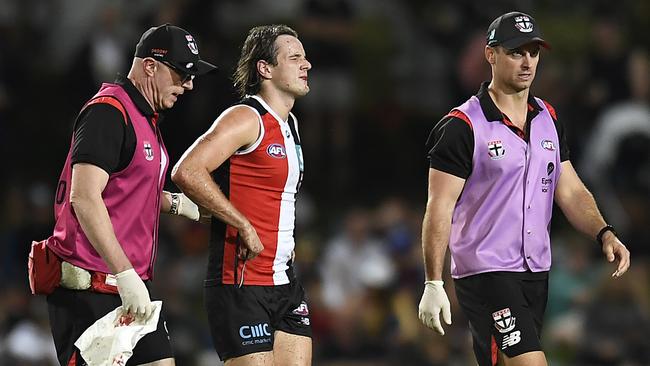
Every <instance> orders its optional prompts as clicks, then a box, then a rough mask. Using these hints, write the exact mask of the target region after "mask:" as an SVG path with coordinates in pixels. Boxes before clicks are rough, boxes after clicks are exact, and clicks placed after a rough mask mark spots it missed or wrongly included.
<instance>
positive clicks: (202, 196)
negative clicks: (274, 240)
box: [172, 106, 263, 254]
mask: <svg viewBox="0 0 650 366" xmlns="http://www.w3.org/2000/svg"><path fill="white" fill-rule="evenodd" d="M258 119H259V117H258V116H257V114H256V113H255V112H253V111H252V110H250V109H249V108H248V107H244V106H241V107H236V108H233V109H231V110H229V111H228V112H226V113H225V114H223V115H221V116H220V117H219V118H218V119H217V121H216V122H215V123H214V124H213V125H212V126H211V127H210V129H209V130H208V131H207V132H206V133H205V134H203V136H201V137H199V139H198V140H196V142H194V144H192V146H190V148H189V149H188V150H187V151H186V152H185V153H184V154H183V156H182V157H181V159H180V160H179V161H178V163H177V164H176V166H174V169H173V170H172V181H174V183H176V185H177V186H178V187H179V188H180V189H181V190H182V191H183V192H184V193H185V194H186V195H187V196H188V197H189V198H190V199H191V200H192V201H194V202H195V203H196V204H197V205H199V206H202V207H204V208H205V209H206V210H208V211H209V212H210V213H211V214H212V215H213V216H215V217H216V218H218V219H219V220H221V221H223V222H225V223H226V224H228V225H231V226H233V227H235V228H237V229H238V230H239V233H240V235H241V236H242V239H243V240H244V243H245V244H247V247H248V249H252V250H253V251H254V252H255V251H256V250H259V251H258V252H257V253H259V252H261V250H262V249H263V248H262V247H261V243H260V242H259V238H257V234H256V233H255V230H254V229H253V227H252V225H251V224H250V222H249V221H248V219H247V218H246V217H245V216H244V215H243V214H242V213H241V212H239V211H238V210H237V209H236V208H235V207H234V206H233V205H232V203H231V202H230V201H229V200H228V198H226V196H225V195H224V194H223V192H221V189H219V186H217V184H216V183H215V182H214V180H213V179H212V176H211V175H210V174H211V173H212V172H213V171H214V170H215V169H217V168H218V167H219V166H221V164H223V162H224V161H226V159H228V158H230V156H231V155H233V154H234V153H235V152H236V151H237V150H238V149H240V148H242V147H247V146H250V145H251V144H253V143H254V142H255V140H256V139H257V137H258V134H259V133H260V127H259V121H258ZM258 244H259V247H258ZM257 253H255V254H257Z"/></svg>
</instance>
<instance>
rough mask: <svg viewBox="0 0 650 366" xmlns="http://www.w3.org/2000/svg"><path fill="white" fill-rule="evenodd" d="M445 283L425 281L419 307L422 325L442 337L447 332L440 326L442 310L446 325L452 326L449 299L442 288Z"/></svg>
mask: <svg viewBox="0 0 650 366" xmlns="http://www.w3.org/2000/svg"><path fill="white" fill-rule="evenodd" d="M443 283H444V282H442V281H425V282H424V293H423V294H422V299H421V300H420V306H419V307H418V316H419V318H420V320H421V321H422V323H423V324H424V325H426V326H427V327H429V328H431V329H433V330H435V331H436V332H438V333H439V334H440V335H445V331H444V329H442V325H441V324H440V311H441V310H442V318H443V319H444V321H445V323H447V324H448V325H451V309H450V306H449V298H447V293H446V292H445V288H444V287H442V285H443Z"/></svg>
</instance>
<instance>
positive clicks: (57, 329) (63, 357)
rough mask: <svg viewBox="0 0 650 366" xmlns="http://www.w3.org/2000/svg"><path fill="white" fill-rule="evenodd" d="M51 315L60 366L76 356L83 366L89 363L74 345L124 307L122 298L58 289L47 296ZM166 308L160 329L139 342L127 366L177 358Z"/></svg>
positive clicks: (161, 316) (160, 322)
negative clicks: (171, 340)
mask: <svg viewBox="0 0 650 366" xmlns="http://www.w3.org/2000/svg"><path fill="white" fill-rule="evenodd" d="M47 305H48V311H49V315H50V328H51V329H52V336H53V337H54V345H55V346H56V353H57V356H58V359H59V362H60V363H61V365H64V366H65V365H68V363H69V362H70V359H71V358H72V357H73V356H74V357H75V358H76V363H71V364H73V365H75V364H76V365H77V366H82V365H86V363H85V362H84V361H83V359H82V358H81V355H80V354H79V350H78V349H77V347H75V346H74V342H76V341H77V339H78V338H79V337H80V336H81V334H82V333H83V332H84V331H85V330H86V329H87V328H88V327H89V326H91V325H92V324H93V323H94V322H95V321H97V319H99V318H101V317H103V316H104V315H106V314H108V313H109V312H111V311H113V310H115V308H116V307H118V306H120V305H122V300H121V299H120V296H119V295H111V294H100V293H97V292H92V291H85V290H84V291H79V290H68V289H65V288H62V287H58V288H57V289H56V290H54V292H53V293H52V294H50V295H48V296H47ZM164 310H165V309H164V307H163V309H162V311H161V313H160V320H159V321H158V328H157V329H156V330H155V331H154V332H152V333H149V334H147V335H145V336H144V337H142V339H140V341H138V344H137V345H136V346H135V348H134V349H133V356H131V358H130V359H129V361H128V362H127V363H126V366H130V365H140V364H144V363H148V362H153V361H157V360H162V359H165V358H170V357H174V355H173V352H172V347H171V343H170V340H169V334H168V332H167V325H166V323H165V318H164V315H163V313H164Z"/></svg>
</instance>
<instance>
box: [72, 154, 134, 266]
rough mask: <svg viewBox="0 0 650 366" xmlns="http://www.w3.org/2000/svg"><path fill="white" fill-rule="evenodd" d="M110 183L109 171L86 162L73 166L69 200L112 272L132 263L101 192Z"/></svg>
mask: <svg viewBox="0 0 650 366" xmlns="http://www.w3.org/2000/svg"><path fill="white" fill-rule="evenodd" d="M107 182H108V173H106V172H105V171H104V170H103V169H101V168H99V167H97V166H95V165H92V164H85V163H78V164H75V165H74V166H73V167H72V186H71V188H70V203H71V205H72V208H73V209H74V212H75V214H76V215H77V219H78V220H79V223H80V224H81V228H82V229H83V231H84V233H85V234H86V236H87V237H88V240H90V243H91V244H92V246H93V247H94V248H95V250H97V253H99V255H100V256H101V257H102V258H103V259H104V261H105V262H106V264H107V265H108V268H110V270H111V271H112V272H113V273H119V272H122V271H125V270H127V269H129V268H132V267H133V266H132V265H131V262H130V261H129V259H128V258H127V256H126V254H124V251H123V250H122V247H121V246H120V243H119V242H118V241H117V238H116V237H115V232H114V230H113V224H112V223H111V219H110V217H109V215H108V210H107V209H106V205H105V204H104V200H103V199H102V191H103V190H104V188H105V187H106V183H107Z"/></svg>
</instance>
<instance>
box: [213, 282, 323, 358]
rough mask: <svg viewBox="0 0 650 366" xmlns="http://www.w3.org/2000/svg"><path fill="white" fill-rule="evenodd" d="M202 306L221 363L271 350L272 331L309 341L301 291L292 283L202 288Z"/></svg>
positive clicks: (303, 298)
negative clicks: (203, 296)
mask: <svg viewBox="0 0 650 366" xmlns="http://www.w3.org/2000/svg"><path fill="white" fill-rule="evenodd" d="M205 307H206V310H207V312H208V320H209V322H210V332H211V333H212V341H213V343H214V347H215V349H216V350H217V353H218V354H219V357H220V358H221V360H222V361H225V360H227V359H229V358H234V357H239V356H243V355H247V354H250V353H256V352H267V351H271V350H273V339H274V333H275V331H276V330H280V331H283V332H285V333H289V334H295V335H300V336H306V337H310V338H311V326H310V322H309V309H308V307H307V302H306V300H305V291H304V290H303V288H302V286H300V284H299V283H298V282H297V281H295V280H294V281H293V282H291V283H290V284H287V285H280V286H242V287H238V286H234V285H216V286H206V287H205Z"/></svg>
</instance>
